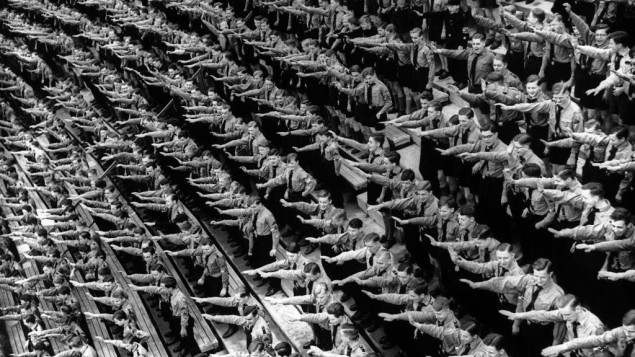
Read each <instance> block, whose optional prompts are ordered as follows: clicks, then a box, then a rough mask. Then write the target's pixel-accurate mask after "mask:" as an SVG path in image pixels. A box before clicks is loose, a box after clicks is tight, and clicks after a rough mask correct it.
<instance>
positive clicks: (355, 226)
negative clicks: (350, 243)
mask: <svg viewBox="0 0 635 357" xmlns="http://www.w3.org/2000/svg"><path fill="white" fill-rule="evenodd" d="M362 225H363V223H362V220H361V219H359V218H353V219H351V220H350V221H349V222H348V228H347V231H348V234H350V235H351V236H353V237H354V236H357V234H358V233H359V231H360V230H361V229H362Z"/></svg>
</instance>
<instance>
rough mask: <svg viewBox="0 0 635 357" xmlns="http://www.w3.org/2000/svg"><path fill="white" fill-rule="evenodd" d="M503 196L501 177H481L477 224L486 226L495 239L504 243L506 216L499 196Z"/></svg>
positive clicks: (505, 238)
mask: <svg viewBox="0 0 635 357" xmlns="http://www.w3.org/2000/svg"><path fill="white" fill-rule="evenodd" d="M502 194H503V178H502V177H500V178H499V177H490V176H487V177H483V178H482V179H481V183H480V186H479V190H478V199H479V203H478V209H477V212H480V214H479V217H478V219H479V222H481V223H484V224H486V225H487V226H488V227H489V228H490V229H491V230H492V234H493V235H494V237H495V238H497V239H499V240H501V241H503V242H505V241H506V240H507V239H508V237H506V234H505V230H506V228H507V225H506V224H505V223H504V222H506V221H507V215H506V213H505V210H504V209H503V207H502V205H501V196H502Z"/></svg>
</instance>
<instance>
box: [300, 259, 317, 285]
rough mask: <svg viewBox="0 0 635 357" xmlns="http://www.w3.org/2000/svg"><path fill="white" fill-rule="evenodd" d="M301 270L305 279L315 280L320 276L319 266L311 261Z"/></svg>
mask: <svg viewBox="0 0 635 357" xmlns="http://www.w3.org/2000/svg"><path fill="white" fill-rule="evenodd" d="M302 272H303V273H304V277H305V279H306V280H307V281H316V280H317V279H319V278H320V276H322V270H321V269H320V266H319V265H317V264H316V263H313V262H311V263H308V264H306V265H305V266H304V268H302Z"/></svg>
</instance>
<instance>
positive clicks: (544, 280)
mask: <svg viewBox="0 0 635 357" xmlns="http://www.w3.org/2000/svg"><path fill="white" fill-rule="evenodd" d="M531 268H532V269H533V275H534V278H536V285H537V286H541V287H544V286H545V285H547V284H549V283H550V282H551V281H552V280H553V267H552V264H551V260H549V259H547V258H539V259H537V260H536V261H535V262H534V263H533V264H532V265H531Z"/></svg>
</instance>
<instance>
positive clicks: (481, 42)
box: [472, 32, 485, 53]
mask: <svg viewBox="0 0 635 357" xmlns="http://www.w3.org/2000/svg"><path fill="white" fill-rule="evenodd" d="M484 48H485V35H483V34H482V33H479V32H477V33H475V34H474V35H472V50H473V51H474V52H475V53H481V52H483V49H484Z"/></svg>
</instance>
